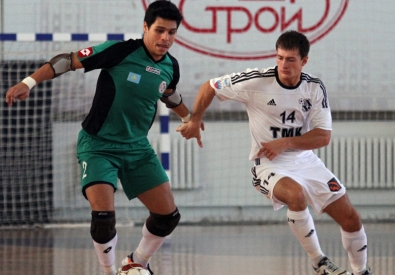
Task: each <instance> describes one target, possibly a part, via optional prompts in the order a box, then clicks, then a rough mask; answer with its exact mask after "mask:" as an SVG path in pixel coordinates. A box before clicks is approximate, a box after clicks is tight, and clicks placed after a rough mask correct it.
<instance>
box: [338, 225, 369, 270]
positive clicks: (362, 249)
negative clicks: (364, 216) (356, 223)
mask: <svg viewBox="0 0 395 275" xmlns="http://www.w3.org/2000/svg"><path fill="white" fill-rule="evenodd" d="M341 235H342V242H343V247H344V249H345V250H346V251H347V253H348V258H349V259H350V264H351V268H352V270H353V272H354V274H360V273H361V272H363V271H365V270H366V262H367V258H368V253H367V238H366V233H365V229H364V227H363V226H362V227H361V229H360V230H359V231H356V232H345V231H343V229H341Z"/></svg>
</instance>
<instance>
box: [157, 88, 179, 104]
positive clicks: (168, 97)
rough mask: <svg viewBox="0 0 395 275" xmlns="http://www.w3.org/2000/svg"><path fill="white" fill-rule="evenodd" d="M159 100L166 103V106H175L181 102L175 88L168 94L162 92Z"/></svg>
mask: <svg viewBox="0 0 395 275" xmlns="http://www.w3.org/2000/svg"><path fill="white" fill-rule="evenodd" d="M160 100H161V101H162V102H163V103H165V104H166V107H167V108H175V107H177V106H179V105H180V104H181V103H182V97H181V95H180V93H179V92H178V91H177V89H174V90H173V92H172V93H170V94H163V95H162V97H161V98H160Z"/></svg>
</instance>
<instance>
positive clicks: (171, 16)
mask: <svg viewBox="0 0 395 275" xmlns="http://www.w3.org/2000/svg"><path fill="white" fill-rule="evenodd" d="M157 17H160V18H163V19H167V20H174V21H176V22H177V28H178V27H179V26H180V24H181V21H182V19H183V16H182V14H181V13H180V11H179V9H178V8H177V6H176V5H175V4H173V3H172V2H170V1H168V0H157V1H155V2H152V3H151V4H150V5H149V6H148V8H147V10H146V12H145V16H144V21H145V22H146V23H147V26H148V28H150V27H151V25H152V24H153V23H154V22H155V21H156V18H157Z"/></svg>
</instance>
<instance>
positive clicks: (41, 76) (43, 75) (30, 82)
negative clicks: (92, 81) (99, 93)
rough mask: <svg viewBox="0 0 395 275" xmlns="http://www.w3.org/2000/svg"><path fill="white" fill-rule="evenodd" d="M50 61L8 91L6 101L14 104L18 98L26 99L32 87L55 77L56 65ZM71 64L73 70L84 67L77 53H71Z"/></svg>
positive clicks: (10, 104)
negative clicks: (52, 64)
mask: <svg viewBox="0 0 395 275" xmlns="http://www.w3.org/2000/svg"><path fill="white" fill-rule="evenodd" d="M52 60H54V59H51V61H52ZM51 61H50V62H51ZM50 62H48V63H46V64H44V65H43V66H41V67H40V68H39V69H37V71H35V72H34V73H33V74H32V75H30V76H28V77H26V78H25V79H24V80H22V82H20V83H18V84H16V85H14V86H12V87H11V88H10V89H9V90H8V91H7V93H6V96H5V101H6V102H7V104H8V105H9V106H12V104H13V103H14V102H16V101H17V100H25V99H26V98H28V97H29V93H30V89H32V88H33V87H34V86H35V85H37V84H39V83H41V82H43V81H45V80H49V79H52V78H54V77H55V70H54V67H53V66H51V63H50ZM71 64H72V69H73V70H75V69H80V68H83V66H82V64H81V62H80V61H79V60H78V58H77V56H76V55H75V53H73V54H72V55H71ZM55 66H56V64H55Z"/></svg>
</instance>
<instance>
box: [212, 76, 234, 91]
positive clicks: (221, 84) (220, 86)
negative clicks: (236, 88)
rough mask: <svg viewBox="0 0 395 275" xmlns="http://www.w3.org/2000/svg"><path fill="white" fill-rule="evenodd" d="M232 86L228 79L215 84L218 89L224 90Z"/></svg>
mask: <svg viewBox="0 0 395 275" xmlns="http://www.w3.org/2000/svg"><path fill="white" fill-rule="evenodd" d="M229 86H230V80H229V79H228V78H223V79H220V80H218V81H216V82H215V83H214V87H215V88H216V89H218V90H219V89H223V88H226V87H229Z"/></svg>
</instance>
